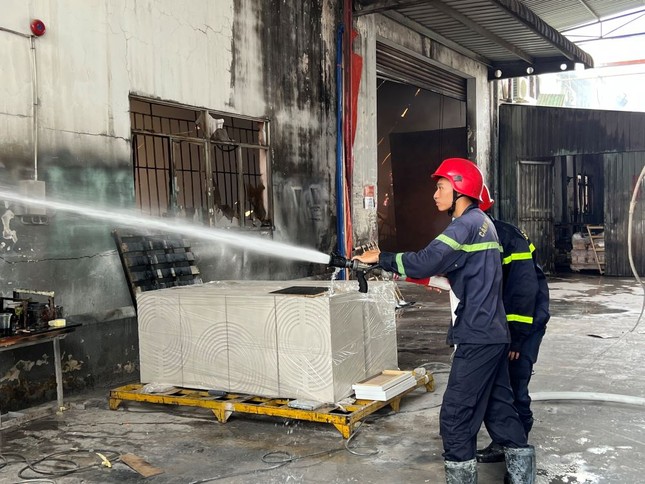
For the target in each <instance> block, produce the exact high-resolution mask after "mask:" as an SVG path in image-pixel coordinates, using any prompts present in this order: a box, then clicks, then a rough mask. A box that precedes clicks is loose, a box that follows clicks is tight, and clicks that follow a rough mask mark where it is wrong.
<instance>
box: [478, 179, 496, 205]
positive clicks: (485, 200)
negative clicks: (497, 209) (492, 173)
mask: <svg viewBox="0 0 645 484" xmlns="http://www.w3.org/2000/svg"><path fill="white" fill-rule="evenodd" d="M494 203H495V200H493V199H492V198H490V191H489V190H488V187H487V186H486V184H484V187H483V188H482V201H481V203H480V204H479V208H480V209H481V210H482V212H485V211H486V210H490V208H491V207H492V206H493V204H494Z"/></svg>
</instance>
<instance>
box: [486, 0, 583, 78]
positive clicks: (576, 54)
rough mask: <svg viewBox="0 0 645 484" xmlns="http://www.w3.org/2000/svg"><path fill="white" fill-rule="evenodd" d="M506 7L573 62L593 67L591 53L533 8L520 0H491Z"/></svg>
mask: <svg viewBox="0 0 645 484" xmlns="http://www.w3.org/2000/svg"><path fill="white" fill-rule="evenodd" d="M489 1H490V2H491V3H493V4H495V5H497V6H499V7H500V8H502V9H504V10H505V11H506V12H508V13H509V14H510V15H512V16H513V17H515V18H516V19H517V20H519V21H520V22H522V23H523V24H524V25H526V26H527V27H528V28H529V29H531V30H532V31H533V32H535V33H536V34H537V35H539V36H540V37H542V38H543V39H544V40H545V41H546V42H548V43H549V44H551V45H552V46H553V47H555V48H556V49H557V50H558V51H559V52H560V53H561V54H562V55H563V56H564V57H566V58H567V59H569V60H570V61H572V62H581V63H583V64H584V65H585V66H586V67H593V59H592V58H591V56H590V55H589V54H587V53H586V52H584V51H583V50H581V49H580V48H579V47H577V46H576V45H575V44H574V43H573V42H571V41H570V40H568V39H566V38H565V37H564V36H563V35H561V34H559V33H558V32H557V31H555V30H554V29H553V28H551V27H549V25H548V24H547V23H545V22H544V21H543V20H542V19H541V18H540V17H538V16H537V15H536V14H535V13H534V12H533V11H532V10H531V9H529V8H528V7H527V6H526V5H524V4H523V3H521V2H519V1H518V0H489Z"/></svg>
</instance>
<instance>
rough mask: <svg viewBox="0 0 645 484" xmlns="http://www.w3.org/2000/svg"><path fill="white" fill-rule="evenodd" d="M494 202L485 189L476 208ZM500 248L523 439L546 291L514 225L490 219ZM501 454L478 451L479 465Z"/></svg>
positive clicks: (530, 249) (495, 447)
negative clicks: (529, 388)
mask: <svg viewBox="0 0 645 484" xmlns="http://www.w3.org/2000/svg"><path fill="white" fill-rule="evenodd" d="M494 203H495V201H494V200H493V199H492V198H491V196H490V192H489V190H488V187H487V186H486V185H484V189H483V190H482V203H480V204H479V208H480V209H481V210H482V211H484V212H487V211H489V210H490V209H491V208H492V207H493V204H494ZM491 219H492V221H493V224H494V225H495V229H496V230H497V235H498V237H499V242H500V244H501V245H502V249H503V250H502V274H503V289H502V294H503V300H504V309H505V311H506V320H507V322H508V327H509V330H510V332H511V346H510V352H509V360H510V363H509V373H510V377H511V387H512V388H513V393H514V396H515V400H514V404H515V408H516V410H517V412H518V414H519V416H520V420H521V421H522V425H524V430H525V432H526V435H528V434H529V432H530V431H531V429H532V427H533V412H532V411H531V397H530V396H529V390H528V386H529V382H530V381H531V375H532V373H533V365H534V364H535V362H536V361H537V357H538V352H539V350H540V343H541V342H542V337H543V336H544V333H545V331H546V324H547V322H548V321H549V317H550V316H549V287H548V285H547V282H546V277H545V275H544V272H543V271H542V267H540V264H539V263H538V261H537V257H536V253H535V247H534V246H533V244H532V243H531V241H530V240H529V238H528V236H527V235H526V234H525V233H524V232H522V231H521V230H520V229H519V228H517V227H516V226H515V225H512V224H509V223H507V222H502V221H501V220H497V219H494V218H492V217H491ZM503 460H504V452H503V448H502V446H501V445H499V444H498V443H497V442H495V441H494V440H493V442H491V444H490V445H489V446H488V447H486V448H485V449H482V450H478V451H477V461H478V462H502V461H503Z"/></svg>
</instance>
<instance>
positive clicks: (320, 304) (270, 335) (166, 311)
mask: <svg viewBox="0 0 645 484" xmlns="http://www.w3.org/2000/svg"><path fill="white" fill-rule="evenodd" d="M290 287H303V288H304V287H306V288H307V290H304V291H295V292H304V293H307V292H309V293H312V294H308V295H307V294H289V292H294V291H289V290H287V291H286V292H287V294H285V293H276V292H275V291H280V290H284V289H288V288H290ZM313 287H318V288H319V289H314V290H310V289H311V288H313ZM137 307H138V315H139V347H140V362H141V381H142V382H143V383H150V382H155V383H164V384H171V385H175V386H180V387H186V388H198V389H214V390H223V391H226V392H235V393H245V394H251V395H259V396H265V397H281V398H301V399H309V400H315V401H320V402H336V401H339V400H341V399H343V398H344V397H346V396H348V395H350V394H351V393H352V384H353V383H356V382H358V381H361V380H364V379H365V378H367V377H370V376H373V375H376V374H379V373H380V372H381V371H382V370H386V369H395V368H397V351H396V324H395V314H394V310H395V300H394V285H393V283H392V282H376V281H375V282H370V290H369V292H368V293H367V294H362V293H359V292H358V291H357V283H356V282H355V281H333V282H327V281H265V282H250V281H226V282H214V283H208V284H203V285H200V286H188V287H177V288H171V289H162V290H157V291H149V292H144V293H141V294H139V295H138V296H137Z"/></svg>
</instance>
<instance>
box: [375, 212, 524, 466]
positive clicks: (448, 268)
mask: <svg viewBox="0 0 645 484" xmlns="http://www.w3.org/2000/svg"><path fill="white" fill-rule="evenodd" d="M379 265H380V266H381V267H383V269H385V270H388V271H393V272H397V273H398V274H400V275H401V276H404V277H406V276H407V277H412V278H417V279H422V278H424V277H428V276H433V275H437V274H445V275H446V277H447V278H448V280H449V281H450V285H451V287H452V290H453V292H454V293H455V295H456V296H457V297H458V298H459V301H460V302H459V306H458V307H457V310H456V315H457V317H456V319H455V322H454V326H452V327H451V328H450V331H449V332H448V341H449V342H450V343H453V344H455V345H457V348H456V351H455V355H454V359H453V363H452V368H451V370H450V376H449V378H448V387H447V388H446V392H445V394H444V397H443V404H442V407H441V415H440V425H441V436H442V438H443V445H444V454H443V456H444V458H445V459H446V460H447V461H456V462H463V461H467V460H471V459H474V458H475V451H476V445H477V433H478V431H479V428H480V427H481V424H482V421H485V422H486V427H487V428H488V430H489V433H490V434H491V437H493V440H495V441H496V442H499V443H500V444H502V445H504V446H505V447H510V448H518V447H526V446H527V441H526V434H525V432H524V429H523V427H522V424H521V422H520V420H519V417H518V415H517V412H516V410H515V408H514V407H513V392H512V390H511V386H510V382H509V376H508V349H509V342H510V337H509V330H508V324H507V323H506V314H505V312H504V306H503V301H502V267H501V264H500V245H499V241H498V238H497V233H496V231H495V227H494V225H493V223H492V221H491V220H490V219H489V218H488V216H486V215H485V214H484V213H483V212H482V211H481V210H479V208H477V206H476V205H470V206H469V207H468V208H467V209H466V210H465V211H464V212H463V213H462V215H461V216H460V217H458V218H456V219H454V220H453V221H452V222H451V223H450V225H449V226H448V227H447V228H446V230H445V231H444V232H443V233H442V234H441V235H439V236H438V237H437V238H436V239H434V240H433V241H432V242H430V244H429V245H428V246H427V247H426V248H424V249H422V250H420V251H419V252H405V253H391V252H381V255H380V257H379Z"/></svg>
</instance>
